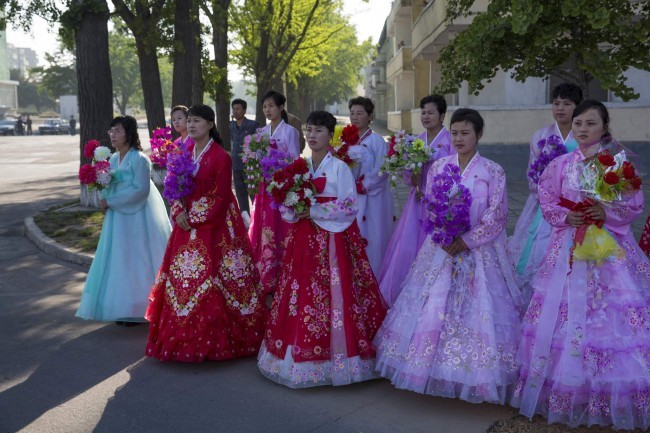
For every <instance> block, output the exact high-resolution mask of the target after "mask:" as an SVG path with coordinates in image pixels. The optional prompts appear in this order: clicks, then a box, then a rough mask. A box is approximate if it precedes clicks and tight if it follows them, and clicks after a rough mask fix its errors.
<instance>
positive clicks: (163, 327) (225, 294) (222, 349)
mask: <svg viewBox="0 0 650 433" xmlns="http://www.w3.org/2000/svg"><path fill="white" fill-rule="evenodd" d="M150 300H151V303H150V305H149V308H148V309H147V313H146V316H145V317H146V319H147V320H149V322H150V325H149V341H148V343H147V348H146V355H147V356H151V357H154V358H158V359H160V360H161V361H184V362H200V361H203V360H223V359H230V358H237V357H242V356H251V355H254V354H256V353H257V351H258V349H259V346H260V343H261V341H262V338H263V335H264V325H265V319H266V315H267V313H266V311H265V310H266V308H265V307H264V306H263V299H262V293H261V287H260V285H259V274H258V273H257V269H256V267H255V263H254V260H253V258H252V256H251V249H250V244H249V243H248V239H247V238H246V229H245V227H244V225H243V222H242V220H241V217H240V216H239V215H238V214H237V209H236V207H235V206H232V205H231V207H230V209H229V211H228V214H227V216H226V221H225V224H223V225H222V226H221V227H220V228H216V229H215V228H212V229H210V228H206V229H195V230H191V231H190V232H186V231H184V230H182V229H181V228H180V227H179V226H175V227H174V229H173V231H172V234H171V237H170V239H169V243H168V244H167V251H166V252H165V257H164V259H163V264H162V266H161V267H160V271H159V274H158V277H157V279H156V283H155V284H154V287H153V289H152V291H151V295H150Z"/></svg>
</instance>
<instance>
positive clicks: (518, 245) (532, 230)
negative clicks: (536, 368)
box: [508, 83, 582, 301]
mask: <svg viewBox="0 0 650 433" xmlns="http://www.w3.org/2000/svg"><path fill="white" fill-rule="evenodd" d="M552 97H553V106H552V112H553V119H555V122H554V123H551V124H550V125H547V126H545V127H544V128H542V129H540V130H538V131H537V132H536V133H535V134H534V135H533V139H532V140H531V141H530V158H529V160H528V172H527V175H528V189H529V191H530V195H529V196H528V200H527V201H526V205H525V206H524V209H523V210H522V211H521V215H520V216H519V219H518V220H517V225H516V227H515V232H514V235H513V236H512V237H511V238H510V239H509V240H508V246H509V248H510V252H511V254H512V257H513V260H514V262H515V269H516V270H517V273H516V275H515V276H516V277H517V283H518V284H519V287H520V288H521V289H522V292H523V294H524V299H525V300H526V301H528V300H529V299H530V296H531V289H530V280H531V279H532V277H533V276H534V275H535V272H536V271H537V269H539V266H540V264H541V263H542V259H543V257H544V252H545V251H546V247H547V245H548V240H549V237H550V236H551V225H550V224H549V223H548V222H546V221H544V218H542V208H541V207H540V205H539V199H538V197H537V182H538V181H539V177H540V176H541V174H542V172H543V171H544V168H546V166H547V165H548V163H549V162H550V161H551V160H552V159H553V158H555V157H557V156H559V155H562V154H564V153H567V151H568V152H572V151H574V150H575V149H576V147H577V146H578V144H577V143H576V141H575V140H574V139H573V134H572V133H571V117H572V115H573V110H574V109H575V108H576V106H577V105H578V104H579V103H580V102H581V101H582V89H581V88H580V86H577V85H575V84H569V83H563V84H560V85H558V86H556V87H555V88H554V89H553V93H552Z"/></svg>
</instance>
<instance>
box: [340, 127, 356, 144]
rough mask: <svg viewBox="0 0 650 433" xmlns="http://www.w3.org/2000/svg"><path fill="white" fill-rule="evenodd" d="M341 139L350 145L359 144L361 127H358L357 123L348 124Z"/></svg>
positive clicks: (342, 132)
mask: <svg viewBox="0 0 650 433" xmlns="http://www.w3.org/2000/svg"><path fill="white" fill-rule="evenodd" d="M341 141H342V142H343V143H345V144H347V145H350V146H352V145H354V144H357V142H358V141H359V128H357V125H348V126H346V127H345V128H343V131H341Z"/></svg>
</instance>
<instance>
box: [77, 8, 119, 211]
mask: <svg viewBox="0 0 650 433" xmlns="http://www.w3.org/2000/svg"><path fill="white" fill-rule="evenodd" d="M95 3H96V5H97V8H93V9H91V8H86V9H85V11H84V13H83V16H82V19H81V22H80V24H79V27H78V28H77V29H76V32H75V51H76V56H77V97H78V105H79V140H80V141H79V161H80V166H81V165H83V164H86V163H89V162H90V161H89V160H88V159H87V158H85V157H84V154H83V148H84V145H85V144H86V142H87V141H88V140H99V141H100V142H101V143H102V144H103V145H105V146H108V147H111V144H110V141H109V139H108V135H107V134H106V129H107V128H108V126H109V125H110V121H111V119H112V118H113V82H112V77H111V66H110V60H109V56H108V18H109V10H108V4H106V0H95ZM73 7H74V6H73ZM76 7H79V8H83V7H84V5H81V6H80V5H76ZM79 199H80V202H81V205H82V206H96V207H97V206H99V196H98V195H97V194H93V193H89V192H88V190H87V188H86V186H85V185H81V188H80V196H79Z"/></svg>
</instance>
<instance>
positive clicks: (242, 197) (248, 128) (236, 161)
mask: <svg viewBox="0 0 650 433" xmlns="http://www.w3.org/2000/svg"><path fill="white" fill-rule="evenodd" d="M230 105H231V107H232V118H233V120H232V121H230V125H229V126H230V143H231V146H230V148H231V149H232V150H231V151H230V156H231V157H232V174H233V179H234V181H235V193H236V194H237V202H238V203H239V210H240V211H242V212H248V213H249V214H250V208H249V206H248V187H247V186H246V181H245V179H246V176H245V174H244V163H243V162H242V159H241V152H242V144H243V143H244V137H246V136H247V135H252V134H254V133H255V131H257V129H258V128H260V124H259V123H257V122H256V121H254V120H251V119H247V118H246V107H247V106H248V104H247V103H246V101H244V100H243V99H234V100H233V101H232V103H231V104H230Z"/></svg>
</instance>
